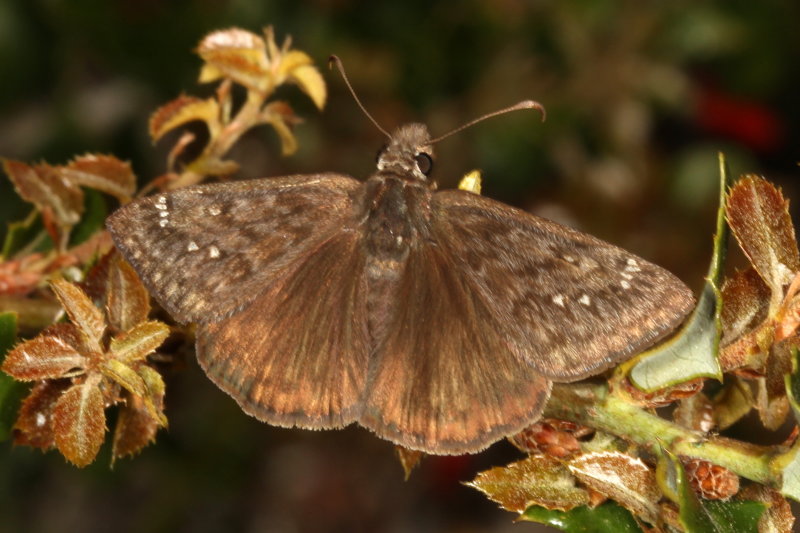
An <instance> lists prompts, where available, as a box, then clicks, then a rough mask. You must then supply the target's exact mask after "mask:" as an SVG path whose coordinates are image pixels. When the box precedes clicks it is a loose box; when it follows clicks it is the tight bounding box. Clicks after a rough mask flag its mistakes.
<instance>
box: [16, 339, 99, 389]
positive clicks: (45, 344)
mask: <svg viewBox="0 0 800 533" xmlns="http://www.w3.org/2000/svg"><path fill="white" fill-rule="evenodd" d="M86 362H87V359H86V357H84V356H83V355H82V354H81V353H80V352H79V351H78V350H76V349H75V346H73V345H71V344H70V343H69V342H68V340H66V339H64V338H61V337H58V336H54V335H39V336H38V337H34V338H33V339H30V340H28V341H25V342H23V343H21V344H19V345H17V346H16V347H15V348H14V349H13V350H11V351H10V352H9V353H8V355H7V356H6V359H5V361H3V366H2V370H3V372H5V373H6V374H8V375H10V376H12V377H14V378H15V379H18V380H20V381H35V380H40V379H56V378H60V377H62V376H64V375H65V374H66V373H67V372H69V371H70V370H73V369H76V368H85V366H86Z"/></svg>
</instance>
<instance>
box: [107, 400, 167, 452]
mask: <svg viewBox="0 0 800 533" xmlns="http://www.w3.org/2000/svg"><path fill="white" fill-rule="evenodd" d="M158 427H159V424H158V421H157V420H155V419H154V418H153V416H152V415H151V413H150V411H149V410H148V408H147V407H146V406H145V405H144V402H143V401H142V399H141V398H139V397H137V396H134V395H130V394H129V395H128V396H127V397H126V399H125V404H123V405H122V406H121V407H120V409H119V416H118V417H117V425H116V427H115V428H114V441H113V445H112V448H111V462H112V464H113V463H114V461H116V460H117V459H119V458H122V457H125V456H126V455H135V454H137V453H139V452H140V451H141V449H142V448H144V447H145V446H147V445H148V444H150V443H151V442H153V441H154V440H155V438H156V432H157V431H158Z"/></svg>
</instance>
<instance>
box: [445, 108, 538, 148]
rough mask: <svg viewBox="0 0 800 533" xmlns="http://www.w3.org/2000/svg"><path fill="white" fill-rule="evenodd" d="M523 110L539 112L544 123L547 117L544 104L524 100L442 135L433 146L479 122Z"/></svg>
mask: <svg viewBox="0 0 800 533" xmlns="http://www.w3.org/2000/svg"><path fill="white" fill-rule="evenodd" d="M523 109H536V110H537V111H539V112H540V113H541V114H542V122H544V120H545V118H546V117H547V112H546V111H545V109H544V106H543V105H542V104H540V103H539V102H537V101H535V100H523V101H521V102H517V103H516V104H514V105H512V106H509V107H504V108H503V109H498V110H497V111H493V112H491V113H486V114H485V115H483V116H480V117H478V118H476V119H475V120H471V121H469V122H467V123H466V124H464V125H463V126H459V127H458V128H456V129H454V130H452V131H449V132H447V133H445V134H444V135H440V136H439V137H436V138H435V139H433V140H431V144H433V143H436V142H439V141H441V140H442V139H445V138H447V137H450V136H451V135H453V134H454V133H458V132H459V131H461V130H464V129H466V128H469V127H470V126H473V125H475V124H477V123H478V122H482V121H484V120H486V119H487V118H492V117H496V116H497V115H504V114H506V113H510V112H512V111H520V110H523Z"/></svg>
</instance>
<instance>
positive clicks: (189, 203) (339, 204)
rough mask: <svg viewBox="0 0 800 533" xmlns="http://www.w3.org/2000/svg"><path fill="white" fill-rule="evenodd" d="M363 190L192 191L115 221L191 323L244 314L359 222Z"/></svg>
mask: <svg viewBox="0 0 800 533" xmlns="http://www.w3.org/2000/svg"><path fill="white" fill-rule="evenodd" d="M360 187H361V183H360V182H358V181H356V180H354V179H352V178H350V177H347V176H343V175H338V174H314V175H304V176H288V177H283V178H272V179H261V180H251V181H240V182H229V183H221V184H213V185H200V186H196V187H187V188H184V189H179V190H176V191H173V192H168V193H161V194H156V195H153V196H149V197H147V198H142V199H139V200H136V201H134V202H132V203H131V204H128V205H127V206H125V207H123V208H122V209H120V210H118V211H117V212H115V213H114V214H113V215H112V216H111V217H109V219H108V221H107V226H108V229H109V231H110V232H111V235H112V237H113V238H114V242H115V244H116V245H117V247H118V248H119V249H120V250H121V251H122V253H123V255H124V256H125V258H126V259H128V261H129V262H130V263H131V264H132V265H133V266H134V267H135V268H136V271H137V272H138V273H139V275H140V276H141V277H142V279H143V281H144V282H145V284H146V285H147V287H148V289H150V292H151V293H152V294H153V295H154V296H155V297H156V299H157V300H158V301H159V303H161V304H162V305H163V306H164V308H165V309H166V310H167V311H169V313H170V314H171V315H173V316H174V317H175V318H177V319H178V320H180V321H182V322H189V321H197V322H211V321H215V320H219V319H221V318H223V317H225V316H229V315H230V314H232V313H234V312H236V311H237V310H239V309H241V308H242V307H244V306H245V305H246V304H247V303H249V302H250V301H252V299H253V298H255V297H256V296H257V295H258V294H260V293H262V292H263V291H264V290H266V289H267V287H268V286H269V284H270V283H272V282H273V280H274V279H276V278H277V277H279V276H280V274H281V273H282V272H283V271H284V270H285V269H287V268H289V267H290V266H291V265H292V264H293V263H294V262H295V261H297V260H298V259H300V258H302V257H303V256H304V255H307V254H308V253H310V252H309V251H310V250H312V249H313V248H314V247H315V246H316V245H317V244H318V243H319V242H321V241H323V240H325V239H327V238H329V237H330V236H331V235H332V234H334V233H335V232H337V231H340V230H341V228H342V226H343V225H344V224H345V223H346V221H348V220H350V219H352V216H353V200H352V196H353V194H355V192H356V191H357V190H360Z"/></svg>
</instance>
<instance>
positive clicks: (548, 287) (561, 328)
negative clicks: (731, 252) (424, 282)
mask: <svg viewBox="0 0 800 533" xmlns="http://www.w3.org/2000/svg"><path fill="white" fill-rule="evenodd" d="M431 216H432V219H433V223H432V224H431V228H432V229H431V232H432V236H431V238H432V239H433V240H434V241H435V242H437V243H438V246H441V247H442V248H444V249H446V250H449V252H450V254H451V255H452V256H453V257H454V264H456V265H458V266H457V268H458V271H459V272H460V273H461V275H463V277H464V278H465V281H464V283H466V284H468V286H469V289H468V290H469V291H471V292H472V293H474V294H476V295H478V299H479V300H480V301H481V302H483V303H484V305H486V306H487V307H488V308H489V309H490V310H491V312H490V313H488V316H487V323H488V324H491V325H492V327H493V328H496V329H498V330H501V331H502V332H503V333H504V334H505V335H506V336H507V338H508V339H510V340H511V341H512V343H513V344H514V345H515V347H516V348H515V350H516V352H517V353H518V354H519V356H520V357H521V358H523V359H525V360H527V361H529V362H530V364H532V365H533V366H534V367H535V368H536V370H537V371H538V372H540V373H541V374H542V375H544V376H546V377H547V378H550V379H552V380H553V381H557V382H569V381H575V380H578V379H582V378H585V377H588V376H590V375H594V374H597V373H599V372H601V371H603V370H605V369H607V368H610V367H612V366H613V365H615V364H617V363H618V362H620V361H622V360H625V359H626V358H628V357H630V356H631V355H634V354H636V353H638V352H639V351H641V350H643V349H644V348H646V347H648V346H649V345H651V344H653V343H654V342H655V341H656V340H658V339H659V338H661V337H663V336H664V335H666V334H668V333H669V332H671V331H672V330H673V329H674V328H675V327H676V326H677V325H678V324H680V322H681V321H683V319H684V318H685V316H686V315H687V314H688V313H689V311H690V310H691V309H692V306H693V302H694V299H693V297H692V294H691V291H690V290H689V289H688V288H687V287H686V286H685V285H684V284H683V283H682V282H681V281H680V280H679V279H678V278H676V277H675V276H674V275H672V274H671V273H669V272H667V271H666V270H664V269H663V268H661V267H658V266H656V265H653V264H651V263H648V262H647V261H645V260H644V259H641V258H639V257H636V256H634V255H633V254H631V253H629V252H627V251H625V250H622V249H621V248H618V247H616V246H614V245H611V244H609V243H607V242H604V241H601V240H599V239H596V238H594V237H592V236H590V235H586V234H584V233H581V232H578V231H575V230H572V229H569V228H566V227H564V226H561V225H559V224H556V223H554V222H551V221H548V220H545V219H541V218H539V217H535V216H534V215H531V214H529V213H526V212H524V211H520V210H518V209H515V208H512V207H509V206H507V205H504V204H501V203H499V202H496V201H493V200H491V199H488V198H485V197H483V196H479V195H476V194H472V193H469V192H465V191H460V190H448V191H442V192H439V193H436V194H434V195H433V200H432V203H431Z"/></svg>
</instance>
